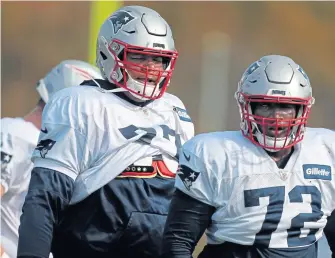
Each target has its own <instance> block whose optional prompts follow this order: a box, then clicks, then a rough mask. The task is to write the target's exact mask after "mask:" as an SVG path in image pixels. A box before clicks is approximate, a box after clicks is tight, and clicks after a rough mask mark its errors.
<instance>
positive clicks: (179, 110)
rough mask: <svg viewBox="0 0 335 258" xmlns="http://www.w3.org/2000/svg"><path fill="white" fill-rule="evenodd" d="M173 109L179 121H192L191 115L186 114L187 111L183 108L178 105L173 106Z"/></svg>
mask: <svg viewBox="0 0 335 258" xmlns="http://www.w3.org/2000/svg"><path fill="white" fill-rule="evenodd" d="M173 110H174V111H175V112H177V114H178V116H179V119H180V120H181V121H185V122H191V123H192V119H191V117H190V116H189V115H188V114H187V111H186V110H185V109H182V108H179V107H174V108H173Z"/></svg>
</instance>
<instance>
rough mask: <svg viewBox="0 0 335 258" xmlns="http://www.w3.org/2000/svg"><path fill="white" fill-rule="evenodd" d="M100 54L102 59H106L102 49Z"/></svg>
mask: <svg viewBox="0 0 335 258" xmlns="http://www.w3.org/2000/svg"><path fill="white" fill-rule="evenodd" d="M100 56H101V57H102V59H103V60H106V59H107V56H106V55H105V54H104V53H103V52H102V51H100Z"/></svg>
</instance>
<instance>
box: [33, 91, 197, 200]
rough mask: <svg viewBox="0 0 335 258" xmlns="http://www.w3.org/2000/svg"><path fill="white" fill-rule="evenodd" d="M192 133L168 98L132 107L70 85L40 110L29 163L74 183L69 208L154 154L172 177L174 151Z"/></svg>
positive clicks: (175, 103)
mask: <svg viewBox="0 0 335 258" xmlns="http://www.w3.org/2000/svg"><path fill="white" fill-rule="evenodd" d="M193 135H194V126H193V123H192V121H191V119H190V117H189V116H188V115H187V112H186V110H185V107H184V105H183V103H182V102H181V101H180V100H179V99H178V98H177V97H176V96H174V95H171V94H168V93H165V94H164V96H163V97H162V98H160V99H158V100H155V101H153V102H151V103H149V104H148V105H146V106H145V107H138V106H135V105H133V104H131V103H129V102H128V101H126V100H123V99H122V98H119V97H118V96H116V95H115V94H113V93H108V92H103V90H101V89H100V88H98V87H94V86H80V87H70V88H67V89H64V90H62V91H59V92H57V93H56V94H55V95H54V96H53V97H52V98H51V100H50V101H49V102H48V104H47V105H46V106H45V108H44V111H43V118H42V129H41V133H40V136H39V143H38V145H37V147H36V149H35V151H34V153H33V158H32V160H33V162H34V166H35V167H44V168H49V169H53V170H56V171H58V172H61V173H63V174H66V175H67V176H69V177H71V178H73V180H75V188H74V193H73V195H72V199H71V204H73V203H77V202H79V201H81V200H83V199H84V198H86V197H87V196H88V195H90V194H91V193H93V192H94V191H96V190H97V189H99V188H101V187H102V186H104V185H105V184H107V183H108V182H109V181H111V180H113V179H114V178H115V177H116V176H118V175H119V174H120V173H122V172H123V171H124V170H125V169H126V168H127V167H128V166H130V165H132V164H140V165H141V166H151V164H152V162H153V159H152V157H153V156H156V155H162V158H163V160H164V163H165V165H166V166H167V167H168V168H169V171H174V173H175V172H176V170H177V167H178V150H180V147H181V145H182V144H183V143H184V142H185V141H187V140H189V139H190V138H191V137H193Z"/></svg>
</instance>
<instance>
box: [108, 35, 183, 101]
mask: <svg viewBox="0 0 335 258" xmlns="http://www.w3.org/2000/svg"><path fill="white" fill-rule="evenodd" d="M108 50H109V51H110V52H111V54H112V55H113V57H114V60H115V66H114V68H113V71H112V73H111V74H110V79H111V81H112V82H113V83H114V84H115V85H117V86H118V87H121V88H123V89H125V90H127V91H129V92H130V93H132V94H133V95H135V97H137V98H140V99H148V100H153V99H158V98H160V97H162V95H163V94H164V92H165V91H166V89H167V87H168V85H169V83H170V79H171V76H172V73H173V70H174V66H175V62H176V60H177V58H178V53H177V52H176V51H168V50H160V49H155V48H143V47H138V46H133V45H129V44H126V43H124V42H121V41H119V40H113V41H112V42H111V43H110V44H109V46H108ZM129 53H133V54H140V55H145V56H152V57H160V58H162V59H163V69H156V68H153V67H149V66H145V65H141V64H137V63H134V62H131V61H128V60H127V55H128V54H129ZM130 71H133V72H136V73H137V74H141V77H142V76H143V78H141V79H142V80H141V81H138V80H136V78H132V77H131V75H130V73H129V72H130ZM152 78H154V80H152Z"/></svg>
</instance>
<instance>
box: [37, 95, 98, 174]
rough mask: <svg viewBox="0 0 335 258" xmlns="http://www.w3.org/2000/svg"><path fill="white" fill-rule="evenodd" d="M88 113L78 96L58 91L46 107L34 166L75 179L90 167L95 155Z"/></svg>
mask: <svg viewBox="0 0 335 258" xmlns="http://www.w3.org/2000/svg"><path fill="white" fill-rule="evenodd" d="M65 91H66V90H65ZM87 117H88V116H87V115H86V114H85V113H84V112H82V110H81V108H80V103H79V98H78V96H71V95H66V94H65V93H62V94H57V93H56V94H55V95H54V97H53V98H51V100H50V101H49V102H48V104H47V105H46V106H45V108H44V110H43V115H42V126H41V132H40V135H39V140H38V144H37V146H36V148H35V150H34V152H33V155H32V161H33V162H34V167H43V168H48V169H52V170H56V171H58V172H61V173H63V174H66V175H67V176H69V177H71V178H72V179H76V177H77V176H78V174H79V173H80V172H81V171H83V170H85V169H86V168H88V167H89V165H90V162H91V158H92V156H91V153H90V151H89V148H88V145H89V144H91V142H90V141H89V140H88V133H89V132H88V129H87V128H88V127H87V126H88V125H87V124H88V123H87ZM91 138H92V141H94V137H91ZM90 147H91V148H92V146H90Z"/></svg>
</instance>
